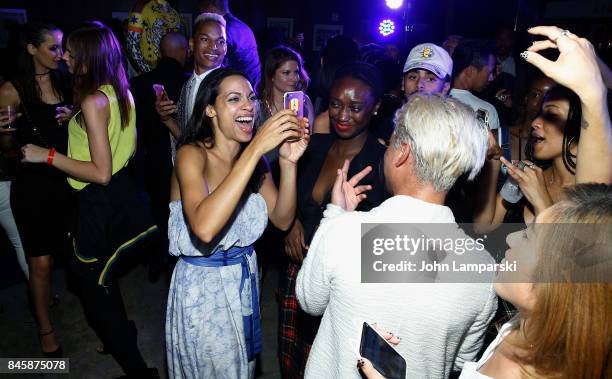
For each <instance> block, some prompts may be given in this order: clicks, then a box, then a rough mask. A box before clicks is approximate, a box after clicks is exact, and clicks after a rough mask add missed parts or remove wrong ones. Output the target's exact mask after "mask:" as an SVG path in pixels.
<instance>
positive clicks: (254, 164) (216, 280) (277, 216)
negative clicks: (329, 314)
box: [166, 69, 308, 378]
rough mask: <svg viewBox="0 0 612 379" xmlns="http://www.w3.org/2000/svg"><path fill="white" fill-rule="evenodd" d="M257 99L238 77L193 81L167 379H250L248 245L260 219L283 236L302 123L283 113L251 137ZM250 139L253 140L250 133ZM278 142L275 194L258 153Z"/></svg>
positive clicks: (253, 314) (253, 331) (176, 195)
mask: <svg viewBox="0 0 612 379" xmlns="http://www.w3.org/2000/svg"><path fill="white" fill-rule="evenodd" d="M256 116H257V98H256V97H255V95H254V92H253V88H252V86H251V84H250V83H249V81H248V79H247V78H246V76H245V75H244V74H243V73H241V72H239V71H235V70H232V69H218V70H215V71H213V72H212V73H211V74H210V75H208V76H207V77H206V78H205V79H204V80H203V81H202V83H201V84H200V87H199V89H198V93H197V95H196V101H195V106H194V112H193V115H192V117H191V119H190V121H189V124H188V130H187V133H186V134H185V135H184V136H183V139H182V141H181V143H180V148H179V149H178V151H177V155H176V171H175V173H176V178H177V180H176V181H174V183H173V184H172V194H171V199H172V202H171V203H170V220H169V223H168V224H169V227H168V229H169V240H170V254H172V255H176V256H179V257H180V259H179V260H178V262H177V264H176V267H175V269H174V273H173V275H172V282H171V284H170V291H169V294H168V309H167V313H166V351H167V361H168V371H169V376H170V377H172V378H218V377H228V378H252V377H254V373H255V371H254V369H255V357H256V355H257V353H259V352H260V351H261V330H260V318H259V303H258V300H259V288H258V285H259V284H258V279H257V273H258V270H257V261H256V259H257V258H256V254H255V252H254V249H253V244H254V243H255V241H256V240H257V239H258V238H259V237H260V236H261V234H262V233H263V231H264V229H265V227H266V224H267V220H268V218H269V219H270V221H271V222H272V223H273V224H274V225H275V226H276V227H278V228H279V229H282V230H285V229H287V228H288V227H289V226H290V225H291V222H292V221H293V218H294V216H295V207H296V192H297V191H296V172H297V161H298V159H299V158H300V157H301V156H302V154H303V153H304V151H305V150H306V146H307V143H308V134H307V131H304V128H305V125H304V124H307V122H306V121H305V120H299V119H298V118H297V117H296V116H295V114H294V113H293V112H292V111H291V110H282V111H280V112H278V113H277V114H275V115H274V116H272V117H270V118H269V119H268V120H267V121H266V122H265V123H264V124H263V125H262V126H261V127H260V128H259V130H257V133H256V134H254V121H255V119H256ZM253 134H254V135H253ZM279 145H280V149H279V166H280V181H279V189H278V190H277V189H276V185H275V184H274V181H273V180H272V178H271V175H270V172H269V169H268V168H267V164H266V161H265V158H264V155H265V154H266V153H267V152H268V151H270V150H272V149H274V148H276V147H277V146H279Z"/></svg>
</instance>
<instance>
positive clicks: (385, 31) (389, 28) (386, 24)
mask: <svg viewBox="0 0 612 379" xmlns="http://www.w3.org/2000/svg"><path fill="white" fill-rule="evenodd" d="M378 32H379V33H380V34H382V35H383V37H387V36H388V35H390V34H393V33H394V32H395V23H394V22H393V21H391V20H389V19H386V20H382V21H381V22H380V24H378Z"/></svg>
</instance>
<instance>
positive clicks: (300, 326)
mask: <svg viewBox="0 0 612 379" xmlns="http://www.w3.org/2000/svg"><path fill="white" fill-rule="evenodd" d="M300 267H301V266H300V265H297V264H294V263H289V264H288V266H287V271H286V275H284V278H283V279H284V280H282V281H281V283H280V286H279V299H278V300H279V323H278V328H279V330H278V359H279V363H280V369H281V375H282V377H283V378H284V379H294V378H303V377H304V370H305V368H306V360H307V359H308V354H309V353H310V348H311V346H312V343H313V341H314V338H315V336H316V335H317V330H318V329H319V324H320V323H321V317H313V316H310V315H308V314H306V313H305V312H304V311H302V309H301V308H300V305H299V303H298V300H297V298H296V295H295V281H296V279H297V275H298V272H299V271H300Z"/></svg>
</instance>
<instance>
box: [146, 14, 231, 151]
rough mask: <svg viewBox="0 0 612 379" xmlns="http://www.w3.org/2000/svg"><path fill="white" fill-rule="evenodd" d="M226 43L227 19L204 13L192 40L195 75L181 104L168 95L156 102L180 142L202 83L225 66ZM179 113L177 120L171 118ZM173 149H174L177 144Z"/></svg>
mask: <svg viewBox="0 0 612 379" xmlns="http://www.w3.org/2000/svg"><path fill="white" fill-rule="evenodd" d="M226 40H227V36H226V33H225V19H223V17H221V16H220V15H218V14H216V13H202V14H201V15H199V16H198V17H197V18H196V19H195V22H194V24H193V37H192V38H191V39H190V40H189V47H190V48H191V49H192V50H193V75H192V76H191V78H189V79H188V80H187V82H186V83H185V84H184V85H183V88H182V89H181V94H180V95H179V100H178V104H175V102H174V101H173V100H172V99H168V98H167V97H165V96H166V95H167V94H165V93H160V94H158V96H157V99H156V101H155V108H156V109H157V113H158V114H159V116H160V119H161V121H162V122H163V123H164V125H166V127H167V128H168V129H169V130H170V132H171V133H172V136H173V137H174V138H175V139H177V140H178V138H179V137H180V136H181V134H182V133H184V132H185V129H186V127H187V122H188V121H189V118H191V113H192V112H193V106H194V104H195V98H196V94H197V93H198V88H199V87H200V83H202V80H204V78H205V77H206V76H207V75H208V74H210V73H211V72H212V71H213V70H216V69H217V68H219V67H221V65H222V64H223V59H225V53H226V52H227V42H226ZM175 113H176V114H177V115H176V118H174V117H172V116H171V115H173V114H175ZM172 146H173V147H174V144H172ZM173 153H174V151H173ZM173 156H174V154H173Z"/></svg>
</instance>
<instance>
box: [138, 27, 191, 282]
mask: <svg viewBox="0 0 612 379" xmlns="http://www.w3.org/2000/svg"><path fill="white" fill-rule="evenodd" d="M187 49H188V44H187V39H186V38H185V37H184V36H183V35H182V34H179V33H168V34H166V35H165V36H164V37H163V38H162V40H161V43H160V53H161V59H160V60H159V61H158V64H157V67H156V68H155V69H153V70H152V71H149V72H148V73H145V74H142V75H140V76H137V77H135V78H133V79H132V82H131V90H132V94H133V96H134V103H135V107H136V112H137V113H136V114H137V117H136V127H137V130H138V151H137V155H136V160H137V166H138V168H142V170H137V171H140V172H141V173H142V174H143V175H144V177H143V178H140V179H141V181H144V186H145V190H146V192H147V193H148V194H149V197H150V198H151V208H152V210H153V214H154V216H155V222H156V224H157V226H158V228H159V233H158V235H159V237H160V241H159V242H160V243H159V244H157V243H156V244H155V246H154V247H155V250H154V251H152V252H151V256H150V267H149V274H150V279H152V280H156V278H157V277H158V276H159V273H160V271H161V268H162V264H163V261H164V257H165V256H166V255H167V252H168V237H167V236H168V230H167V229H168V216H169V208H168V203H169V201H170V176H171V175H172V167H173V162H172V149H173V146H172V145H173V143H172V142H171V135H170V130H169V129H168V128H167V127H166V126H165V125H164V124H163V123H162V122H161V121H160V120H159V116H158V114H157V112H156V110H155V97H156V96H155V91H154V90H153V85H154V84H161V85H163V86H164V88H165V91H166V94H167V96H168V98H169V99H171V100H174V101H175V102H176V101H178V98H179V94H180V92H181V88H182V86H183V84H184V83H185V81H186V80H187V78H188V75H186V74H185V71H184V66H185V60H186V59H187ZM157 246H159V249H158V248H157Z"/></svg>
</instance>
